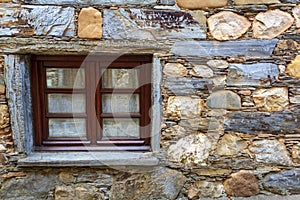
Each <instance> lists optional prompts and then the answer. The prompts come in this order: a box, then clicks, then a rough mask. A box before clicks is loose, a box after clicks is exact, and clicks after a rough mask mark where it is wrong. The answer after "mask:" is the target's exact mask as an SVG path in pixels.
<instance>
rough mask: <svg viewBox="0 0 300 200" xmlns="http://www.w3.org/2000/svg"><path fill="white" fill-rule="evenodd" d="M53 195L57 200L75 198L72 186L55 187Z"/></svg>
mask: <svg viewBox="0 0 300 200" xmlns="http://www.w3.org/2000/svg"><path fill="white" fill-rule="evenodd" d="M54 195H55V199H57V200H69V199H74V198H75V191H74V189H73V187H72V186H57V187H56V188H55V191H54Z"/></svg>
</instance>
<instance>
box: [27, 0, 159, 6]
mask: <svg viewBox="0 0 300 200" xmlns="http://www.w3.org/2000/svg"><path fill="white" fill-rule="evenodd" d="M24 2H25V3H28V4H29V3H30V4H37V5H45V4H48V5H72V6H89V5H95V6H115V5H123V6H128V5H142V6H146V5H152V4H156V0H143V1H141V0H126V1H124V0H63V1H62V0H52V1H48V0H24Z"/></svg>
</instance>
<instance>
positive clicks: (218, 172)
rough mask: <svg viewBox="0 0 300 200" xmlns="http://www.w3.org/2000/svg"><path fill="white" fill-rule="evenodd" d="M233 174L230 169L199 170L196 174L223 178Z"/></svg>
mask: <svg viewBox="0 0 300 200" xmlns="http://www.w3.org/2000/svg"><path fill="white" fill-rule="evenodd" d="M231 172H232V170H230V169H199V170H196V172H195V173H196V174H198V175H199V176H222V175H228V174H231Z"/></svg>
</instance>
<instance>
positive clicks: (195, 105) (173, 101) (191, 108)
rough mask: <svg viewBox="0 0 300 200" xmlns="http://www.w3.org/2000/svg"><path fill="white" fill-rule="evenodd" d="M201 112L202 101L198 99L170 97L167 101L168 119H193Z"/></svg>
mask: <svg viewBox="0 0 300 200" xmlns="http://www.w3.org/2000/svg"><path fill="white" fill-rule="evenodd" d="M202 110H203V100H202V99H199V98H191V97H184V96H171V97H169V99H168V105H167V114H168V116H169V117H170V118H178V119H182V118H183V119H186V118H195V117H199V116H200V115H201V111H202Z"/></svg>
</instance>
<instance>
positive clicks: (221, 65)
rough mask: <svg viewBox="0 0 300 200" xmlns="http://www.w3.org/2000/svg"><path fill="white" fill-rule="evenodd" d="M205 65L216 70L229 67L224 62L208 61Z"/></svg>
mask: <svg viewBox="0 0 300 200" xmlns="http://www.w3.org/2000/svg"><path fill="white" fill-rule="evenodd" d="M206 64H207V65H208V66H210V67H212V68H218V69H226V68H228V66H229V64H228V62H227V61H226V60H210V61H208V62H207V63H206Z"/></svg>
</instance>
